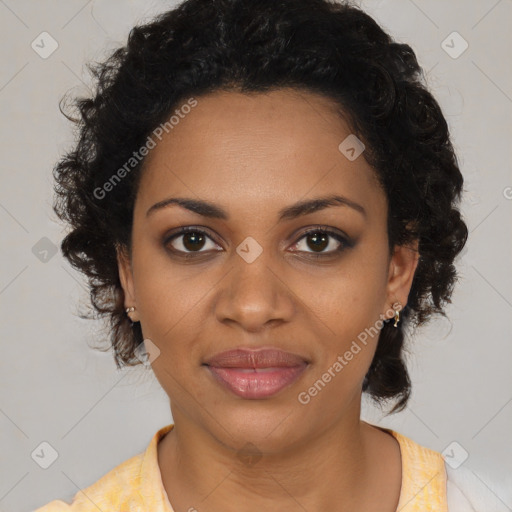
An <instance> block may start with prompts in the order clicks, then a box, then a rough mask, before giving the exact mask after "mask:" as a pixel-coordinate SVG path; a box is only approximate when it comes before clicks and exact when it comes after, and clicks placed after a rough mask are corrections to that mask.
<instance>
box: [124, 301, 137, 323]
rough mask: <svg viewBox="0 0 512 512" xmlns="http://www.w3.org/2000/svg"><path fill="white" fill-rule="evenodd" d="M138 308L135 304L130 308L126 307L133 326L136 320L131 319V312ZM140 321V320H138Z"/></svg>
mask: <svg viewBox="0 0 512 512" xmlns="http://www.w3.org/2000/svg"><path fill="white" fill-rule="evenodd" d="M136 309H137V308H136V307H135V306H131V307H129V308H126V309H125V313H126V314H127V315H128V318H129V319H130V321H131V322H132V327H133V326H134V324H135V322H134V321H133V320H132V319H131V317H130V313H133V312H134V311H135V310H136ZM136 321H137V322H138V320H136Z"/></svg>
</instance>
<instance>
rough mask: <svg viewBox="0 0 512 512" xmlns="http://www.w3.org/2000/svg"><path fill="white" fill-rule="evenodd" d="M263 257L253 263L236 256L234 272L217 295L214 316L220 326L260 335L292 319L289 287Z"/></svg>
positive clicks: (226, 279)
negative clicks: (230, 325) (259, 333)
mask: <svg viewBox="0 0 512 512" xmlns="http://www.w3.org/2000/svg"><path fill="white" fill-rule="evenodd" d="M264 253H265V251H264V252H263V253H262V254H261V255H260V256H259V257H258V258H257V259H256V260H255V261H253V262H252V263H247V262H246V261H244V260H243V259H242V258H240V257H239V256H238V255H236V256H235V258H234V259H235V261H234V268H232V270H231V271H230V272H229V273H228V274H227V276H226V278H225V279H224V280H223V281H222V282H221V283H222V287H221V288H220V290H219V293H218V295H217V300H216V304H215V313H216V316H217V319H218V321H219V322H222V323H225V324H236V325H238V326H240V328H242V329H244V330H245V331H248V332H260V331H262V330H264V329H266V328H268V327H269V326H270V325H278V324H281V323H285V322H289V321H290V319H291V318H292V316H293V314H294V312H295V309H296V308H295V305H294V295H293V292H292V290H291V287H290V284H289V283H286V282H285V280H284V278H283V276H282V275H280V274H282V273H279V271H278V270H277V269H273V268H272V264H271V263H270V262H269V261H268V260H267V258H266V257H264V256H263V255H264ZM274 267H275V265H274Z"/></svg>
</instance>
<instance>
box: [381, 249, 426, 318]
mask: <svg viewBox="0 0 512 512" xmlns="http://www.w3.org/2000/svg"><path fill="white" fill-rule="evenodd" d="M418 261H419V252H418V240H417V239H416V240H414V242H412V243H410V244H407V245H396V246H395V247H394V249H393V254H392V256H391V259H390V262H389V269H388V283H387V304H389V306H388V307H392V305H393V304H394V303H395V302H400V303H401V304H402V309H403V308H404V307H405V306H406V304H407V298H408V297H409V292H410V290H411V286H412V281H413V278H414V273H415V272H416V268H417V266H418Z"/></svg>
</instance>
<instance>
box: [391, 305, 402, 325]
mask: <svg viewBox="0 0 512 512" xmlns="http://www.w3.org/2000/svg"><path fill="white" fill-rule="evenodd" d="M398 308H400V309H401V308H402V304H400V302H395V304H393V309H394V310H395V323H394V324H393V327H398V322H399V321H400V309H398Z"/></svg>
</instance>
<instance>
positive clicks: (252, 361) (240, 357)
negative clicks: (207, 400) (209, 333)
mask: <svg viewBox="0 0 512 512" xmlns="http://www.w3.org/2000/svg"><path fill="white" fill-rule="evenodd" d="M307 363H308V361H307V360H306V359H305V358H303V357H301V356H299V355H297V354H292V353H291V352H284V351H283V350H280V349H277V348H265V349H258V350H255V349H249V348H237V349H234V350H227V351H225V352H220V353H218V354H215V355H214V356H213V357H211V358H209V359H207V360H206V362H205V364H206V365H208V366H214V367H219V368H279V367H293V366H302V365H304V364H307Z"/></svg>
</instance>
